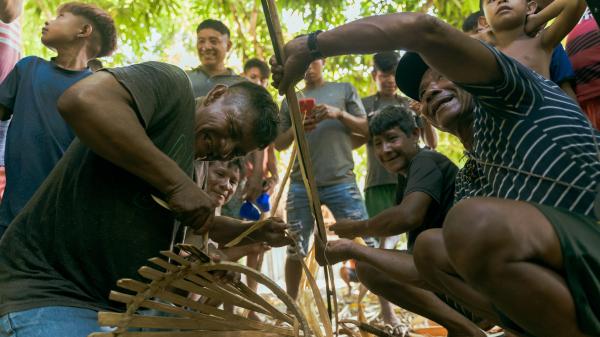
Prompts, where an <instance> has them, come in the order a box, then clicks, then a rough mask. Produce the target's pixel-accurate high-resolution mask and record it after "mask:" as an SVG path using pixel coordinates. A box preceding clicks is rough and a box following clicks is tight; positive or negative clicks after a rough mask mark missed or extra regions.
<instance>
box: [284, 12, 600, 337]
mask: <svg viewBox="0 0 600 337" xmlns="http://www.w3.org/2000/svg"><path fill="white" fill-rule="evenodd" d="M381 32H385V34H381ZM348 36H352V39H351V40H350V39H348V38H347V37H348ZM357 40H360V41H364V42H365V43H361V44H360V45H357V44H355V43H353V41H357ZM393 49H408V50H412V51H414V52H416V53H418V54H419V55H420V56H421V57H422V58H423V59H424V61H425V63H423V64H424V65H425V64H426V65H427V66H423V67H421V68H420V69H419V67H417V66H415V65H414V64H412V65H411V66H410V67H408V68H403V67H400V66H399V67H398V72H400V71H401V70H400V69H403V70H404V71H403V72H402V75H403V78H404V79H402V78H397V83H398V84H399V86H400V87H401V88H402V90H403V91H404V92H405V93H406V94H407V95H409V96H411V97H412V98H415V99H420V100H421V102H422V103H423V104H424V105H425V106H424V107H423V114H424V115H425V116H426V117H427V118H428V119H429V120H430V121H431V122H432V124H434V125H437V126H440V127H443V128H445V129H447V130H460V129H461V128H465V127H464V126H460V125H459V123H461V121H462V120H464V119H468V118H467V117H466V116H463V115H462V114H463V112H464V111H468V109H464V105H465V104H473V109H471V111H472V118H473V141H472V146H471V147H470V149H471V150H470V151H469V152H468V155H469V158H470V159H471V160H472V162H473V163H475V164H476V165H472V166H473V167H474V169H473V170H472V171H473V174H472V176H471V175H469V178H472V179H469V180H468V181H469V186H470V188H469V190H468V191H467V192H468V194H467V196H468V197H469V198H468V199H466V200H462V201H460V202H459V203H458V204H457V205H455V206H454V207H453V208H452V209H451V210H450V211H449V213H448V216H447V217H446V220H445V222H444V226H443V230H438V236H437V237H438V239H439V240H438V243H439V244H438V245H434V244H430V245H427V244H426V243H427V242H430V241H432V240H431V239H432V237H435V235H433V234H431V235H429V234H428V233H427V232H425V233H423V234H421V235H420V236H419V240H417V243H416V245H415V256H416V258H417V267H418V268H420V269H423V267H424V266H423V265H421V264H419V263H418V260H419V254H420V253H419V252H420V250H421V247H419V246H420V245H423V246H424V247H423V249H425V250H424V252H425V253H427V252H432V249H433V251H434V252H435V251H438V250H444V251H445V253H447V260H446V262H447V263H446V267H447V268H446V269H437V270H434V271H432V272H431V273H427V272H426V274H427V275H429V277H428V278H427V281H428V283H430V284H432V285H433V287H437V288H443V290H444V292H445V293H446V294H449V295H452V296H453V297H454V298H455V299H456V300H459V301H461V302H469V301H470V300H473V299H477V300H478V301H479V302H477V303H486V304H487V305H485V306H482V307H479V308H474V309H477V310H476V311H475V313H476V314H478V315H482V314H485V315H486V316H496V317H497V318H501V319H502V321H503V323H504V325H505V326H506V325H510V326H511V327H513V328H515V329H519V330H522V331H523V333H524V334H530V335H534V336H586V335H599V334H600V308H599V307H598V306H597V303H600V281H599V280H600V268H598V265H599V264H600V249H599V248H598V247H599V245H598V242H600V226H598V224H597V223H596V222H597V218H598V217H599V216H598V214H594V202H595V198H596V196H597V194H598V192H597V191H596V189H597V188H598V187H597V185H598V181H599V180H600V179H599V177H600V159H599V158H598V150H597V145H596V144H597V143H598V138H599V137H598V134H597V133H595V132H594V131H593V130H592V128H591V127H590V125H589V122H588V121H587V120H586V119H585V117H584V115H583V114H582V112H581V109H580V108H579V107H578V106H577V105H576V104H573V101H572V100H570V99H569V98H568V97H567V96H566V95H565V94H564V92H562V90H560V88H558V87H557V86H556V85H555V84H553V83H552V82H549V81H548V80H546V79H544V78H542V77H541V76H539V75H537V74H535V73H534V72H532V71H531V70H529V69H527V68H526V67H524V66H522V65H521V64H519V63H518V62H516V61H515V60H513V59H511V58H509V57H507V56H505V55H504V54H502V53H501V52H499V51H498V50H496V49H495V48H493V47H489V46H487V45H485V44H484V43H481V42H479V41H477V40H474V39H471V38H469V37H468V36H466V35H464V34H463V33H462V32H460V31H458V30H456V29H454V28H452V27H451V26H449V25H447V24H445V23H443V22H441V21H440V20H438V19H437V18H434V17H431V16H428V15H425V14H419V13H397V14H391V15H384V16H377V17H369V18H365V19H361V20H358V21H355V22H352V23H349V24H346V25H343V26H341V27H338V28H335V29H333V30H331V31H327V32H324V33H321V34H316V33H315V34H310V35H309V36H307V37H301V38H299V39H296V40H293V41H292V42H290V43H288V44H287V45H286V48H285V55H287V56H288V57H287V59H286V60H285V63H284V65H285V67H284V68H283V67H282V66H278V65H276V66H275V67H274V68H273V70H274V79H275V80H276V84H277V85H278V87H279V89H280V91H283V90H285V89H286V88H287V87H288V86H289V85H291V84H292V83H294V82H295V80H296V79H297V78H298V77H299V76H300V75H301V74H302V72H303V70H304V69H305V67H306V64H308V62H310V60H311V59H312V58H314V57H321V56H335V55H340V54H348V53H371V52H374V51H381V50H393ZM442 51H443V52H442ZM273 63H274V62H273ZM427 68H430V70H429V69H427ZM423 69H425V70H427V71H423ZM455 83H456V84H459V86H460V88H462V90H464V91H466V92H468V93H469V94H470V95H471V96H472V97H473V99H472V103H471V102H470V101H469V100H468V96H469V94H466V93H464V94H463V92H462V91H461V89H458V87H457V85H456V84H455ZM596 203H597V202H596ZM426 234H428V235H426ZM428 237H429V239H430V240H426V239H427V238H428ZM427 248H430V249H427ZM423 255H425V254H423ZM475 289H476V290H475ZM523 299H527V300H525V301H524V300H523ZM472 303H475V302H474V301H473V302H472ZM465 304H468V303H465ZM486 316H484V317H486Z"/></svg>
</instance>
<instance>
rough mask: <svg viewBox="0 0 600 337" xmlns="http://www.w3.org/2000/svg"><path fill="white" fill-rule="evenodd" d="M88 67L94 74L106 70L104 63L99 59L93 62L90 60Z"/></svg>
mask: <svg viewBox="0 0 600 337" xmlns="http://www.w3.org/2000/svg"><path fill="white" fill-rule="evenodd" d="M87 66H88V68H90V70H91V71H93V72H96V71H98V70H100V69H102V68H104V65H103V64H102V61H100V60H98V59H91V60H89V61H88V63H87Z"/></svg>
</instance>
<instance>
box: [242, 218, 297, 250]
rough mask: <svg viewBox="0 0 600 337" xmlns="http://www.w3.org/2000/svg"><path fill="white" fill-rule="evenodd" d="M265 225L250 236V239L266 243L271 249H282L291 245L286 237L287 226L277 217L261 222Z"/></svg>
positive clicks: (290, 241)
mask: <svg viewBox="0 0 600 337" xmlns="http://www.w3.org/2000/svg"><path fill="white" fill-rule="evenodd" d="M263 221H265V222H266V224H265V225H264V226H263V227H261V228H260V229H259V230H257V231H256V232H255V235H252V239H254V240H256V241H262V242H265V243H267V244H268V245H269V246H271V247H283V246H287V245H289V244H291V243H292V240H291V239H290V238H288V237H287V236H286V233H285V230H286V229H287V228H288V225H287V224H286V223H285V222H283V220H281V219H280V218H278V217H272V218H268V219H266V220H263Z"/></svg>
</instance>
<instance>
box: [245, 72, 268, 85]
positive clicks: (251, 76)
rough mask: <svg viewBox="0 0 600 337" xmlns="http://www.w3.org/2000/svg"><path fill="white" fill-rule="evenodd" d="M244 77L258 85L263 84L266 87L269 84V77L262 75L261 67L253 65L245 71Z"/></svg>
mask: <svg viewBox="0 0 600 337" xmlns="http://www.w3.org/2000/svg"><path fill="white" fill-rule="evenodd" d="M244 77H245V78H246V79H247V80H248V81H250V82H252V83H255V84H258V85H260V86H262V87H263V88H266V87H267V85H268V84H269V78H268V77H262V73H261V72H260V69H258V67H253V68H250V69H248V70H246V72H245V73H244Z"/></svg>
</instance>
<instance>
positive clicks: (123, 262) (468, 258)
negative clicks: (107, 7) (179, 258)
mask: <svg viewBox="0 0 600 337" xmlns="http://www.w3.org/2000/svg"><path fill="white" fill-rule="evenodd" d="M480 5H481V11H479V12H477V13H474V14H473V15H471V16H470V17H469V18H467V19H466V20H465V24H464V25H463V31H464V33H463V32H460V31H457V30H456V29H454V28H451V27H450V26H448V25H447V24H445V23H443V22H442V21H440V20H438V19H436V18H433V17H431V16H427V15H423V14H416V13H397V14H392V15H384V16H378V17H370V18H365V19H361V20H358V21H355V22H352V23H349V24H346V25H343V26H341V27H338V28H335V29H333V30H330V31H327V32H315V33H311V34H309V35H305V36H300V37H298V38H296V39H294V40H292V41H291V42H289V43H288V44H287V45H286V53H285V54H286V55H287V58H286V60H285V62H284V64H277V63H276V62H275V61H272V62H271V65H272V70H273V79H274V81H275V84H276V86H277V88H278V89H279V90H280V92H283V91H285V89H287V88H288V87H289V86H290V85H292V84H294V83H295V82H296V81H298V80H299V79H302V78H303V79H304V82H305V87H304V89H303V90H302V91H300V92H298V93H297V95H298V98H299V99H300V100H301V101H303V104H304V105H305V106H309V108H308V109H306V111H304V113H305V114H304V120H303V126H304V128H305V131H306V132H307V141H308V145H309V149H310V155H311V160H312V161H313V166H314V168H315V172H313V174H314V175H315V178H316V182H317V187H318V191H317V192H318V195H319V198H320V199H321V202H322V203H323V204H324V205H327V206H328V208H329V209H330V210H331V212H332V213H333V216H334V217H335V218H336V223H335V224H334V225H333V226H331V228H330V229H331V230H332V231H333V232H334V233H335V234H337V235H338V236H339V237H340V239H339V240H335V241H330V242H328V244H327V245H326V246H321V245H319V241H318V240H315V244H317V247H316V249H317V260H318V261H319V262H320V263H338V262H340V261H345V260H350V259H352V260H355V261H356V271H357V275H358V279H359V280H360V282H361V283H362V284H364V285H365V286H366V287H367V288H369V289H370V290H371V291H373V292H374V293H376V294H377V295H379V297H380V302H381V306H382V312H383V316H384V321H385V323H389V324H392V325H394V324H395V323H396V322H397V321H396V318H395V317H394V314H393V311H392V310H391V306H390V303H389V302H391V303H394V304H396V305H399V306H401V307H403V308H405V309H407V310H410V311H413V312H415V313H418V314H420V315H422V316H425V317H428V318H430V319H432V320H434V321H436V322H438V323H440V324H442V325H443V326H444V327H446V328H447V330H448V332H449V336H454V337H455V336H486V333H485V330H487V329H489V328H490V327H493V326H495V325H498V326H501V327H503V328H504V329H505V331H506V335H510V334H513V335H517V336H569V337H571V336H595V335H600V310H599V309H598V307H597V305H596V303H598V301H600V282H598V276H599V275H600V274H599V270H598V262H599V261H600V250H598V248H597V247H598V245H597V243H598V239H600V228H599V227H598V224H597V221H598V219H597V218H598V217H599V214H598V213H594V211H596V212H600V205H597V206H594V200H595V199H597V198H598V193H600V192H597V189H598V186H600V184H599V183H598V181H600V147H598V142H600V136H599V134H598V131H597V130H595V129H594V127H598V126H599V125H598V124H597V123H598V118H600V117H598V116H599V115H600V107H599V106H600V104H598V102H599V101H598V100H599V99H600V98H599V97H600V95H599V94H598V90H594V89H593V88H598V87H599V86H598V82H597V81H598V76H596V75H597V74H596V73H597V69H596V68H597V67H598V58H597V57H596V58H595V60H596V63H595V64H594V63H593V62H592V61H591V60H592V59H594V57H595V56H596V55H597V54H598V53H597V52H598V50H599V49H598V48H600V47H598V45H600V43H599V42H598V36H600V33H598V28H597V26H595V30H594V29H590V27H589V26H590V25H593V24H594V21H593V19H591V16H590V15H589V13H588V15H584V16H583V19H582V23H581V24H580V25H585V27H582V28H580V29H579V30H577V29H575V30H574V33H573V34H574V37H573V38H572V39H569V43H568V45H567V51H566V52H565V50H564V49H563V48H562V46H561V44H560V43H561V41H562V40H563V39H564V38H565V37H566V36H567V34H569V32H571V30H573V28H574V27H575V25H576V24H577V23H578V22H579V20H580V18H581V17H582V15H583V14H584V11H585V10H586V4H585V2H584V1H581V0H578V1H569V0H554V1H550V2H548V1H538V2H537V3H536V2H534V1H526V0H482V2H481V4H480ZM57 13H58V15H57V17H56V18H55V19H53V20H51V21H49V22H47V23H46V25H45V26H44V28H43V29H42V42H43V43H44V45H46V46H47V47H49V48H52V49H54V50H56V52H57V56H56V57H54V58H53V59H52V60H50V61H47V60H43V59H40V58H37V57H26V58H23V59H22V60H20V61H19V62H17V64H16V65H15V67H14V69H12V71H11V72H10V73H9V74H8V75H7V77H6V79H5V80H4V81H3V82H2V84H1V85H0V119H2V120H8V119H10V120H11V122H10V123H11V124H10V127H9V129H8V132H7V136H6V190H5V194H4V198H3V200H2V203H1V204H0V238H2V240H1V241H0V275H1V276H0V289H3V290H0V336H9V335H10V334H11V333H12V332H11V331H12V330H15V331H18V332H20V333H22V334H23V336H27V337H30V336H54V335H56V336H67V331H68V333H70V335H72V336H79V335H81V336H83V335H85V334H87V333H90V332H93V331H99V329H100V327H96V326H95V325H94V324H95V323H94V322H95V317H93V316H94V313H95V312H96V311H97V310H99V309H111V310H117V309H115V308H116V307H115V306H114V305H113V303H110V302H109V301H108V298H107V296H108V292H106V294H105V295H106V296H104V295H102V294H103V292H104V291H105V290H107V289H110V287H111V286H112V285H114V281H115V280H116V278H121V277H134V275H133V274H134V272H135V270H136V268H137V267H138V266H139V263H140V262H141V261H144V260H145V259H147V258H149V257H151V256H152V255H148V254H156V253H157V252H158V250H160V249H166V248H168V247H162V245H167V246H168V244H169V243H171V244H172V243H173V240H176V239H178V240H189V241H191V242H198V241H195V240H197V238H194V237H195V234H202V233H205V232H206V231H208V229H210V235H211V239H213V240H214V241H215V242H216V243H219V244H222V243H226V242H228V241H229V240H230V239H232V238H234V237H235V236H236V235H237V234H239V233H241V232H242V231H243V230H244V229H246V228H248V226H249V223H248V222H242V221H239V220H234V219H232V218H240V214H239V209H240V205H241V203H242V202H244V201H246V200H247V201H251V202H252V201H255V200H256V199H257V197H258V196H259V195H260V194H262V193H272V192H273V191H274V188H275V186H276V185H277V184H278V182H279V176H278V172H277V163H276V159H275V152H274V151H275V149H277V150H279V151H281V150H284V149H286V148H288V147H290V145H291V144H292V142H293V132H292V130H291V119H290V113H289V109H288V107H287V103H286V102H283V103H282V104H281V108H277V106H276V105H275V103H274V102H273V99H272V98H271V97H270V96H269V95H268V93H267V91H266V90H265V88H266V86H267V83H268V79H269V75H270V69H269V67H268V66H267V64H266V63H265V62H263V61H261V60H259V59H250V60H248V61H247V62H246V64H245V65H244V70H243V73H242V74H241V75H237V74H236V73H235V72H234V71H233V70H232V69H230V68H227V66H226V64H225V60H226V57H227V53H228V52H230V50H231V49H232V47H233V42H232V41H231V34H230V31H229V29H228V28H227V27H226V26H225V25H224V24H223V23H222V22H220V21H218V20H213V19H208V20H204V21H202V22H201V23H200V24H199V25H198V27H197V30H196V37H197V45H196V47H197V51H198V56H199V59H200V63H201V65H200V66H198V67H197V68H195V69H192V70H190V71H187V72H186V73H185V74H183V72H181V71H180V70H179V69H176V68H175V67H173V66H169V65H165V64H161V63H156V62H154V63H153V62H149V63H143V64H140V65H133V66H130V67H124V68H114V69H104V70H102V71H99V72H98V73H97V74H94V75H93V76H91V75H92V74H93V72H92V71H91V70H90V62H91V61H92V60H94V59H96V58H98V57H102V56H106V55H110V54H111V53H112V52H113V51H114V50H115V48H116V28H115V25H114V22H113V20H112V18H111V17H110V15H109V14H108V13H107V12H106V11H104V10H102V9H100V8H99V7H97V6H95V5H90V4H80V3H67V4H64V5H62V6H60V7H59V9H58V11H57ZM551 20H553V21H551ZM549 22H551V23H549ZM578 28H579V26H578ZM382 32H385V34H382ZM465 33H467V34H465ZM590 34H595V35H593V36H591V37H590ZM347 36H354V37H355V38H353V39H347ZM594 39H596V40H594ZM356 40H360V41H363V42H362V43H361V44H356V43H354V42H353V41H356ZM590 41H596V42H595V44H591V42H590ZM399 49H403V50H408V52H406V53H405V54H404V55H403V56H402V57H400V54H398V53H397V52H395V51H394V50H399ZM442 50H443V53H442V52H440V51H442ZM589 50H591V51H589ZM594 51H595V52H596V53H595V54H594ZM349 53H377V54H375V56H374V66H373V71H372V77H373V80H374V82H375V83H376V86H377V93H376V94H374V95H372V96H368V97H365V98H363V99H361V98H360V97H359V96H358V93H357V90H356V89H355V88H354V87H353V86H352V85H350V84H349V83H335V82H328V81H326V80H325V79H324V75H323V69H324V64H325V62H326V58H325V57H329V56H335V55H342V54H349ZM567 54H568V55H567ZM569 56H570V57H572V58H573V59H574V60H576V62H575V63H574V64H573V66H574V67H575V70H573V67H571V65H570V62H569V59H568V57H569ZM3 61H4V60H3ZM251 83H252V84H251ZM397 87H398V88H400V90H401V91H402V92H403V93H404V94H405V96H407V97H408V98H407V97H404V96H400V95H398V94H397V92H396V88H397ZM100 89H101V90H100ZM106 102H110V103H111V105H110V106H111V110H114V111H113V113H111V112H107V113H103V111H104V110H105V109H106V106H107V105H106ZM80 112H81V113H80ZM583 112H585V113H586V114H587V117H589V119H591V122H590V120H588V119H587V118H586V114H584V113H583ZM194 126H195V127H194ZM434 127H435V128H437V129H439V130H442V131H446V132H449V133H452V134H454V135H456V136H457V137H458V138H459V140H460V141H461V143H462V145H463V146H464V148H465V150H466V152H465V153H466V158H467V162H466V163H465V165H464V167H463V168H460V169H459V168H458V167H457V166H456V165H455V164H454V163H452V162H451V161H450V160H449V159H448V158H446V157H445V156H444V155H443V154H440V153H438V152H436V151H435V147H436V143H437V138H436V133H435V131H434V129H433V128H434ZM75 136H77V138H75ZM72 142H73V145H72V146H71V143H72ZM423 143H424V144H425V146H422V145H421V144H423ZM363 144H367V155H368V166H369V167H368V172H367V181H366V184H365V185H366V186H365V187H366V189H365V197H364V199H363V196H362V194H361V192H360V190H359V188H358V184H357V182H356V177H355V175H354V172H353V169H354V160H353V156H352V151H353V149H355V148H357V147H359V146H362V145H363ZM256 149H258V150H256ZM63 157H64V158H65V159H64V160H61V158H63ZM194 158H196V159H199V161H196V162H195V163H194V162H193V159H194ZM207 162H210V163H207ZM57 165H58V166H57ZM55 167H56V169H55ZM192 177H194V178H195V183H192V180H191V178H192ZM92 181H95V182H96V183H99V182H100V181H101V182H104V183H105V184H104V185H103V186H100V187H98V188H97V191H96V192H95V193H92V192H91V188H90V186H91V185H90V184H91V183H92ZM111 186H112V190H111ZM198 187H201V189H200V188H198ZM88 189H90V190H88ZM36 191H37V192H36ZM117 194H118V195H119V196H118V197H116V195H117ZM155 195H158V196H161V197H162V198H163V199H164V200H165V201H166V202H167V203H168V204H169V206H170V208H171V210H172V211H173V213H174V214H175V216H176V217H177V219H178V220H179V222H181V223H182V224H183V225H184V226H189V227H190V228H193V229H194V232H195V233H187V234H182V233H183V232H182V230H181V228H179V227H178V226H177V225H176V223H175V224H174V225H173V226H172V228H171V227H170V226H166V225H165V224H170V223H173V221H172V220H173V214H172V213H170V212H167V211H166V210H164V209H162V208H160V206H158V205H157V204H155V203H154V201H152V198H150V196H155ZM112 198H114V200H113V199H112ZM596 203H598V201H597V200H596ZM74 207H76V208H77V209H74ZM594 207H596V208H597V209H595V208H594ZM129 208H132V209H131V210H128V209H129ZM215 209H217V210H218V211H217V212H216V213H217V216H215ZM221 215H222V216H221ZM286 215H287V223H288V224H289V225H291V226H292V227H294V228H296V230H297V232H298V233H297V234H298V238H299V240H298V242H300V245H301V247H295V248H292V247H290V248H289V249H288V257H287V259H286V265H285V276H286V286H287V291H288V294H290V295H291V296H292V297H294V298H295V297H297V295H298V286H299V281H300V276H301V273H302V270H301V265H300V263H299V259H300V258H303V255H304V254H306V252H307V250H308V247H309V242H310V239H311V235H312V233H313V231H314V219H313V216H312V214H311V211H310V205H309V203H308V198H307V195H306V190H305V188H304V185H303V184H302V178H301V173H300V169H299V166H298V164H297V163H295V164H294V167H293V170H292V174H291V183H290V186H289V189H288V195H287V202H286ZM115 221H120V222H122V224H123V226H124V227H123V228H121V227H119V226H117V224H116V223H115ZM144 221H148V224H146V223H145V222H144ZM269 221H270V222H269V225H267V226H265V227H264V229H263V230H260V231H258V232H257V233H256V234H254V235H255V237H254V239H253V240H254V241H256V242H251V241H248V240H245V241H243V242H242V243H241V244H240V245H238V246H236V247H233V248H228V249H222V253H224V255H220V256H221V258H223V256H226V257H225V258H228V259H232V260H237V259H239V258H241V257H242V256H247V257H248V264H249V265H250V266H252V267H254V268H260V263H259V261H260V260H261V259H260V254H262V253H263V252H264V251H266V250H268V249H270V247H271V246H281V245H286V244H288V243H289V240H288V239H286V238H285V235H284V234H285V232H284V228H285V225H284V224H283V222H282V221H281V220H279V219H277V218H273V219H271V220H269ZM9 225H10V226H9ZM145 226H148V227H147V229H144V228H146V227H145ZM4 232H6V235H3V234H4ZM403 233H406V234H407V237H408V247H407V250H405V251H400V250H396V249H395V248H396V247H395V244H394V243H395V242H396V240H395V239H394V238H395V237H397V236H398V235H399V234H403ZM90 234H93V235H98V239H97V240H95V241H93V242H92V241H90V239H92V238H91V237H87V236H89V235H90ZM182 235H184V236H182ZM84 236H86V237H84ZM355 237H363V238H364V239H365V241H366V242H367V246H362V245H359V244H357V243H355V242H354V241H351V240H350V239H352V238H355ZM169 238H170V239H171V240H170V241H168V239H169ZM257 238H258V240H257ZM113 240H114V241H115V242H123V243H130V244H131V247H129V246H128V245H123V246H118V245H117V244H116V243H115V242H112V241H113ZM378 241H379V242H378ZM390 242H392V243H391V244H390ZM86 243H87V244H89V245H90V247H92V246H93V247H95V248H97V249H98V251H93V250H91V249H90V248H89V247H87V246H86ZM201 244H203V243H201ZM136 249H137V250H136ZM24 252H26V253H24ZM50 252H52V253H50ZM125 255H127V258H126V259H121V257H122V256H125ZM147 255H148V256H147ZM86 258H89V259H92V260H93V261H92V260H86ZM90 264H95V265H94V266H90ZM105 269H106V270H105ZM75 271H79V272H78V273H76V272H75ZM105 271H106V272H105ZM32 275H35V276H32ZM91 280H93V281H95V282H96V283H95V284H90V281H91ZM250 286H251V287H252V288H254V289H256V284H250ZM525 298H526V299H527V300H523V299H525ZM72 308H80V309H85V310H84V311H75V312H73V311H70V310H73V309H72ZM65 315H66V316H71V315H79V316H78V317H82V318H81V324H79V323H78V321H77V320H73V321H69V322H65V320H64V317H65ZM250 315H251V317H252V318H254V319H260V318H259V317H258V316H257V315H256V314H255V313H250ZM40 317H41V318H40ZM32 321H36V322H37V323H35V324H33V326H34V327H33V328H31V326H32V323H31V322H32ZM57 321H60V322H61V323H60V324H55V329H56V330H55V331H54V330H53V331H54V332H53V333H54V334H53V333H51V332H49V331H47V330H44V329H43V327H44V326H45V325H48V324H50V322H53V323H52V324H54V323H56V322H57ZM14 322H17V323H14ZM36 324H37V325H38V326H37V327H35V325H36ZM19 335H21V334H19Z"/></svg>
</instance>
